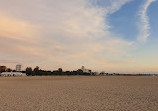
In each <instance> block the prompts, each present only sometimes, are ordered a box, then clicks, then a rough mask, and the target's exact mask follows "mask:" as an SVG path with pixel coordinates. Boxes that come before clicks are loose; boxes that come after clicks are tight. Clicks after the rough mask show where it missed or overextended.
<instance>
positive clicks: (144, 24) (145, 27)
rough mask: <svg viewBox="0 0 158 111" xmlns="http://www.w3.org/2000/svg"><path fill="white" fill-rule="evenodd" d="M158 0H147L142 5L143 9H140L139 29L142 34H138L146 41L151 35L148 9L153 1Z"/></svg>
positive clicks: (139, 37) (140, 39)
mask: <svg viewBox="0 0 158 111" xmlns="http://www.w3.org/2000/svg"><path fill="white" fill-rule="evenodd" d="M155 1H156V0H147V1H146V2H145V3H144V5H143V6H142V8H141V10H140V11H139V15H140V22H141V23H140V24H139V30H140V34H139V36H138V40H139V41H142V42H145V41H146V40H147V38H148V37H149V36H150V31H149V30H150V23H149V18H148V15H147V11H148V8H149V6H150V5H151V3H153V2H155Z"/></svg>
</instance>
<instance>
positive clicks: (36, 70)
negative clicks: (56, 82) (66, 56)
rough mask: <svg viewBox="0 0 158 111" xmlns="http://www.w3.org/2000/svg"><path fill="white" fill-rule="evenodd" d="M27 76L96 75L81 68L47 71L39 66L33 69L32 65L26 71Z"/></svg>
mask: <svg viewBox="0 0 158 111" xmlns="http://www.w3.org/2000/svg"><path fill="white" fill-rule="evenodd" d="M25 73H26V75H27V76H51V75H94V74H93V73H86V72H83V71H82V70H81V69H78V70H77V71H63V70H62V68H59V69H58V70H54V71H46V70H41V69H39V67H38V66H37V67H35V68H34V69H32V68H31V67H27V68H26V71H25Z"/></svg>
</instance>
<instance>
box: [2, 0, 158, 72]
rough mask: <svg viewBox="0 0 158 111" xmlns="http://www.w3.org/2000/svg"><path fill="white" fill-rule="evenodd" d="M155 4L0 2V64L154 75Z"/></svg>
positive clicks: (132, 0)
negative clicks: (82, 68) (84, 68)
mask: <svg viewBox="0 0 158 111" xmlns="http://www.w3.org/2000/svg"><path fill="white" fill-rule="evenodd" d="M157 6H158V1H157V0H62V1H60V0H32V1H28V0H22V1H20V0H14V1H9V0H6V1H3V0H0V25H1V28H0V44H1V47H0V51H1V55H0V58H1V59H0V63H1V64H2V65H7V66H8V67H11V68H14V67H15V65H16V64H19V63H20V64H22V65H23V66H24V68H25V67H27V66H31V67H35V66H37V65H38V66H39V67H41V68H42V69H48V70H54V69H57V68H59V67H62V68H63V69H64V70H75V69H78V68H80V67H81V66H82V65H84V66H85V67H87V68H89V69H92V70H94V71H107V72H123V73H126V72H130V73H131V72H132V73H135V72H151V73H153V72H158V58H157V56H158V52H157V48H158V45H157V41H158V31H157V28H158V21H157V20H158V14H157V10H158V7H157Z"/></svg>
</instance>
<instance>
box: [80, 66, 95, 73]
mask: <svg viewBox="0 0 158 111" xmlns="http://www.w3.org/2000/svg"><path fill="white" fill-rule="evenodd" d="M81 70H82V71H83V72H85V73H91V72H92V71H91V70H90V69H86V68H85V67H84V66H82V67H81Z"/></svg>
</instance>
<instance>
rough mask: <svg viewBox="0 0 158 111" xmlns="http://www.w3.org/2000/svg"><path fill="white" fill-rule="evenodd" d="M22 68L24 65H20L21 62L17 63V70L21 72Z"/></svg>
mask: <svg viewBox="0 0 158 111" xmlns="http://www.w3.org/2000/svg"><path fill="white" fill-rule="evenodd" d="M21 68H22V65H20V64H18V65H16V71H17V72H20V71H21Z"/></svg>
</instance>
